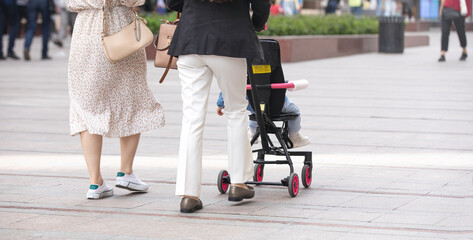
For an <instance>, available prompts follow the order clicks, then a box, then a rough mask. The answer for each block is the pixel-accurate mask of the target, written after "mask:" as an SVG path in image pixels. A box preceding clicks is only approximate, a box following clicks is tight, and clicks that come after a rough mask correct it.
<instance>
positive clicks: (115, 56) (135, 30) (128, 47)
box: [102, 0, 154, 63]
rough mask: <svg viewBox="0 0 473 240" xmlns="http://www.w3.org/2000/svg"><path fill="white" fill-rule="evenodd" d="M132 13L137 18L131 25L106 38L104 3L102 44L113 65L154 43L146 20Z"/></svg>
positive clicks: (103, 10)
mask: <svg viewBox="0 0 473 240" xmlns="http://www.w3.org/2000/svg"><path fill="white" fill-rule="evenodd" d="M131 11H133V13H134V14H135V17H134V19H133V22H131V23H130V25H128V26H126V27H125V28H123V29H122V30H120V31H119V32H117V33H115V34H113V35H110V36H105V0H104V2H103V7H102V17H103V26H102V43H103V48H104V49H105V55H106V56H107V59H108V60H109V61H110V62H112V63H116V62H119V61H121V60H123V59H124V58H126V57H128V56H130V55H132V54H133V53H135V52H137V51H138V50H140V49H143V48H144V47H146V46H148V45H150V44H151V43H152V42H153V38H154V36H153V33H152V32H151V30H149V28H148V27H147V26H146V24H147V22H146V20H144V19H143V18H141V17H139V16H138V13H137V12H136V11H135V10H133V9H131Z"/></svg>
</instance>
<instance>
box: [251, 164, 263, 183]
mask: <svg viewBox="0 0 473 240" xmlns="http://www.w3.org/2000/svg"><path fill="white" fill-rule="evenodd" d="M263 175H264V165H263V164H260V163H258V164H256V165H255V172H254V175H253V181H255V182H262V181H263Z"/></svg>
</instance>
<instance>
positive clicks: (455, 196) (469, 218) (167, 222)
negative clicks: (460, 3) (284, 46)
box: [0, 29, 473, 240]
mask: <svg viewBox="0 0 473 240" xmlns="http://www.w3.org/2000/svg"><path fill="white" fill-rule="evenodd" d="M439 32H440V30H439V29H433V30H432V31H431V32H429V33H427V34H429V36H430V46H429V47H418V48H409V49H406V50H405V52H404V54H400V55H398V54H395V55H391V54H378V53H372V54H363V55H354V56H349V57H341V58H333V59H325V60H317V61H307V62H299V63H291V64H284V66H283V69H284V72H285V75H286V78H288V79H301V78H305V79H308V80H309V82H310V84H311V85H310V87H309V88H308V89H306V90H303V91H300V92H294V93H288V96H289V97H290V98H291V100H293V101H294V102H295V103H296V104H297V105H298V106H299V107H300V109H301V111H302V125H303V126H302V128H303V129H302V133H303V134H305V135H308V136H310V137H311V138H312V144H310V145H309V146H307V147H304V148H303V149H304V150H310V151H313V159H314V167H315V169H314V181H313V183H312V186H311V187H310V188H308V189H303V188H302V189H301V191H300V193H299V195H298V196H297V197H295V198H291V197H290V196H289V194H288V192H287V189H286V188H284V187H270V186H259V187H256V196H255V198H254V199H252V200H248V201H244V202H241V203H232V202H228V201H227V199H226V195H221V194H219V192H218V190H217V187H216V178H217V174H218V172H219V171H220V169H224V168H226V166H227V163H226V133H225V121H224V120H223V118H221V117H218V116H217V115H216V113H215V107H214V106H215V105H214V104H215V101H216V99H217V95H218V91H219V90H218V86H217V84H215V83H214V84H213V86H212V89H211V93H212V97H211V99H210V105H209V109H208V117H207V123H206V126H205V128H206V129H205V135H204V139H205V142H204V170H203V189H202V201H203V203H204V209H203V210H201V211H199V212H197V213H194V214H181V213H179V202H180V198H179V197H176V196H174V195H173V194H174V184H175V174H176V166H177V164H176V158H177V152H178V141H179V132H180V118H181V100H180V83H179V80H178V76H177V73H176V72H175V71H172V72H171V73H170V74H169V76H168V78H167V79H166V80H165V83H164V84H158V83H157V81H158V79H159V77H160V74H161V73H162V70H160V69H155V68H154V67H153V66H152V63H151V62H149V63H148V74H149V75H148V78H149V85H150V88H151V89H152V91H153V93H154V94H155V96H156V98H157V99H158V100H159V101H160V102H161V103H162V105H163V106H164V109H165V113H166V122H167V125H166V127H164V128H162V129H158V130H155V131H151V132H147V133H145V134H143V137H142V140H141V142H140V146H139V149H138V153H137V158H136V161H135V163H136V164H135V172H136V173H137V174H138V175H139V176H140V177H141V178H142V180H144V181H145V182H148V183H149V184H150V191H149V193H146V194H130V193H129V192H127V191H124V190H122V189H115V195H114V196H113V197H111V198H107V199H102V200H97V201H91V200H87V199H85V193H86V191H87V187H88V180H87V170H86V166H85V162H84V160H83V157H82V155H81V149H80V143H79V138H78V137H70V136H69V134H68V131H69V128H68V104H69V98H68V92H67V54H66V53H67V46H66V48H65V49H64V50H61V49H58V48H56V47H55V46H51V55H52V57H53V60H52V61H47V62H44V61H40V60H39V52H40V46H39V45H38V44H39V42H40V41H39V39H35V41H34V45H33V49H32V58H33V60H32V61H31V62H24V61H12V60H8V61H2V62H0V236H1V237H0V238H1V239H8V240H10V239H21V240H28V239H106V240H108V239H113V240H122V239H123V240H125V239H136V240H149V239H224V238H225V239H321V240H332V239H334V240H348V239H356V240H359V239H363V240H367V239H380V240H384V239H396V240H404V239H415V240H417V239H433V240H435V239H456V240H458V239H465V240H466V239H473V211H472V209H473V185H472V179H473V95H472V94H471V93H472V92H473V82H472V81H471V76H472V74H473V59H468V60H467V61H466V62H459V61H458V58H459V57H460V48H459V44H458V40H457V36H456V35H455V34H452V35H451V37H450V38H451V39H450V52H448V53H447V62H445V63H441V64H440V63H437V61H436V59H437V58H438V56H439V49H440V43H439V41H440V34H439ZM467 38H468V39H473V33H471V32H469V33H468V34H467ZM21 46H22V44H21V42H20V41H19V42H18V43H17V47H16V49H17V53H20V52H21V51H20V50H21ZM469 52H470V53H473V49H472V48H471V47H469ZM103 152H104V157H103V161H102V168H103V175H104V177H105V178H106V179H105V180H106V181H107V182H108V183H109V184H113V180H114V175H115V173H116V171H117V169H118V167H119V146H118V141H117V140H116V139H105V141H104V150H103ZM301 168H302V159H298V158H296V159H295V169H296V172H297V173H300V170H301ZM287 174H288V169H287V168H286V167H285V166H277V167H273V166H271V167H269V166H267V167H266V168H265V179H268V180H274V181H278V180H279V179H281V178H283V177H285V176H287ZM301 187H302V186H301Z"/></svg>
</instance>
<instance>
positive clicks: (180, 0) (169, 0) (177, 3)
mask: <svg viewBox="0 0 473 240" xmlns="http://www.w3.org/2000/svg"><path fill="white" fill-rule="evenodd" d="M166 5H167V6H168V8H169V9H171V10H173V11H176V12H182V8H184V0H166Z"/></svg>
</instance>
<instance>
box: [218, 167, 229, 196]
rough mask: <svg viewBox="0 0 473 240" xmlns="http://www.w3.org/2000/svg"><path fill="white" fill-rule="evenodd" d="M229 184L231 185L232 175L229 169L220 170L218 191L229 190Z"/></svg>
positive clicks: (224, 191)
mask: <svg viewBox="0 0 473 240" xmlns="http://www.w3.org/2000/svg"><path fill="white" fill-rule="evenodd" d="M229 186H230V175H229V174H228V172H227V170H222V171H220V173H219V174H218V178H217V187H218V191H219V192H220V193H222V194H224V193H226V192H227V191H228V187H229Z"/></svg>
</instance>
